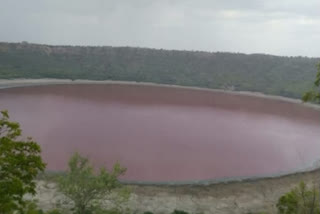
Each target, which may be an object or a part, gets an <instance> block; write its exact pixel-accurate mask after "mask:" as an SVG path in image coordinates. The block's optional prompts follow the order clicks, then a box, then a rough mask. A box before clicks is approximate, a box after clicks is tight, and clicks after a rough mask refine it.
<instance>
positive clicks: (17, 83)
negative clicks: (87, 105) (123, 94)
mask: <svg viewBox="0 0 320 214" xmlns="http://www.w3.org/2000/svg"><path fill="white" fill-rule="evenodd" d="M58 84H117V85H121V84H124V85H143V86H155V87H169V88H178V89H188V90H200V91H209V92H210V91H211V92H221V93H227V94H234V95H243V96H253V97H260V98H264V99H275V100H280V101H286V102H291V103H297V104H302V105H304V106H308V107H312V108H316V109H319V110H320V106H318V105H314V104H310V103H303V102H302V101H301V100H299V99H293V98H288V97H282V96H276V95H267V94H263V93H260V92H250V91H228V90H222V89H210V88H201V87H193V86H180V85H167V84H158V83H151V82H133V81H114V80H70V79H50V78H48V79H0V89H4V88H14V87H27V86H42V85H58Z"/></svg>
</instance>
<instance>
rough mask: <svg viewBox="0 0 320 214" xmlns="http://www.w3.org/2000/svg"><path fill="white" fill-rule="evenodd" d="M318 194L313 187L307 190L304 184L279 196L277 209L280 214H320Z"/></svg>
mask: <svg viewBox="0 0 320 214" xmlns="http://www.w3.org/2000/svg"><path fill="white" fill-rule="evenodd" d="M318 202H319V192H318V191H317V190H316V188H315V187H313V188H311V189H309V188H308V187H307V186H306V184H305V183H304V182H301V183H300V184H299V186H298V187H296V188H294V189H293V190H291V191H290V192H288V193H286V194H285V195H283V196H281V197H280V199H279V201H278V203H277V208H278V212H279V213H280V214H300V213H303V214H308V213H310V214H311V213H313V214H320V209H319V203H318Z"/></svg>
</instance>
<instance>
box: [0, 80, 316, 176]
mask: <svg viewBox="0 0 320 214" xmlns="http://www.w3.org/2000/svg"><path fill="white" fill-rule="evenodd" d="M0 109H8V110H9V113H10V115H11V119H12V120H15V121H18V122H20V123H21V125H22V129H23V133H24V135H25V136H32V137H33V138H34V139H35V140H36V141H38V142H39V143H40V144H41V146H42V154H43V157H44V160H45V161H46V162H47V163H48V165H47V169H49V170H63V169H66V166H67V162H68V158H69V157H70V155H72V153H73V152H75V151H78V152H80V153H81V154H84V155H86V156H88V157H89V158H90V159H91V160H92V161H93V163H94V164H96V165H97V166H106V167H110V166H111V165H112V164H113V163H114V162H115V161H119V162H120V163H121V164H122V165H124V166H125V167H127V168H128V171H127V173H126V175H125V176H124V177H123V179H127V180H134V181H152V182H158V181H191V180H206V179H219V178H224V177H238V176H261V175H271V174H276V173H283V172H289V171H292V170H296V169H298V168H303V167H307V166H311V165H312V164H313V162H315V161H317V160H318V159H319V157H320V112H319V111H317V110H315V109H312V108H308V107H305V106H302V105H300V104H296V103H292V102H287V101H280V100H272V99H266V98H261V97H254V96H246V95H236V94H231V93H223V92H213V91H205V90H192V89H185V88H172V87H160V86H146V85H125V84H74V85H48V86H31V87H20V88H11V89H2V90H0Z"/></svg>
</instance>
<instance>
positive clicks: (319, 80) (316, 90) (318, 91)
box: [302, 63, 320, 103]
mask: <svg viewBox="0 0 320 214" xmlns="http://www.w3.org/2000/svg"><path fill="white" fill-rule="evenodd" d="M317 68H318V73H317V76H316V80H315V81H314V87H313V89H312V90H310V91H308V92H307V93H305V94H304V96H303V98H302V100H303V101H304V102H309V101H312V102H317V103H319V102H320V63H319V64H318V66H317Z"/></svg>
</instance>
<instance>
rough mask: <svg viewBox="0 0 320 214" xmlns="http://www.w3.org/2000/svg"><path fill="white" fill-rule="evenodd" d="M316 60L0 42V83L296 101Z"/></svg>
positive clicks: (308, 82) (313, 71)
mask: <svg viewBox="0 0 320 214" xmlns="http://www.w3.org/2000/svg"><path fill="white" fill-rule="evenodd" d="M319 60H320V59H316V58H307V57H279V56H271V55H263V54H251V55H246V54H239V53H221V52H217V53H209V52H200V51H174V50H157V49H147V48H132V47H109V46H107V47H84V46H83V47H82V46H81V47H80V46H50V45H38V44H29V43H26V42H23V43H0V79H14V78H59V79H90V80H126V81H137V82H154V83H162V84H174V85H183V86H198V87H205V88H222V89H228V90H239V91H255V92H262V93H265V94H273V95H281V96H286V97H293V98H300V97H301V95H302V93H303V92H304V91H306V90H308V89H309V88H310V87H311V86H312V82H313V79H314V77H315V74H316V64H317V63H318V61H319Z"/></svg>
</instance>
